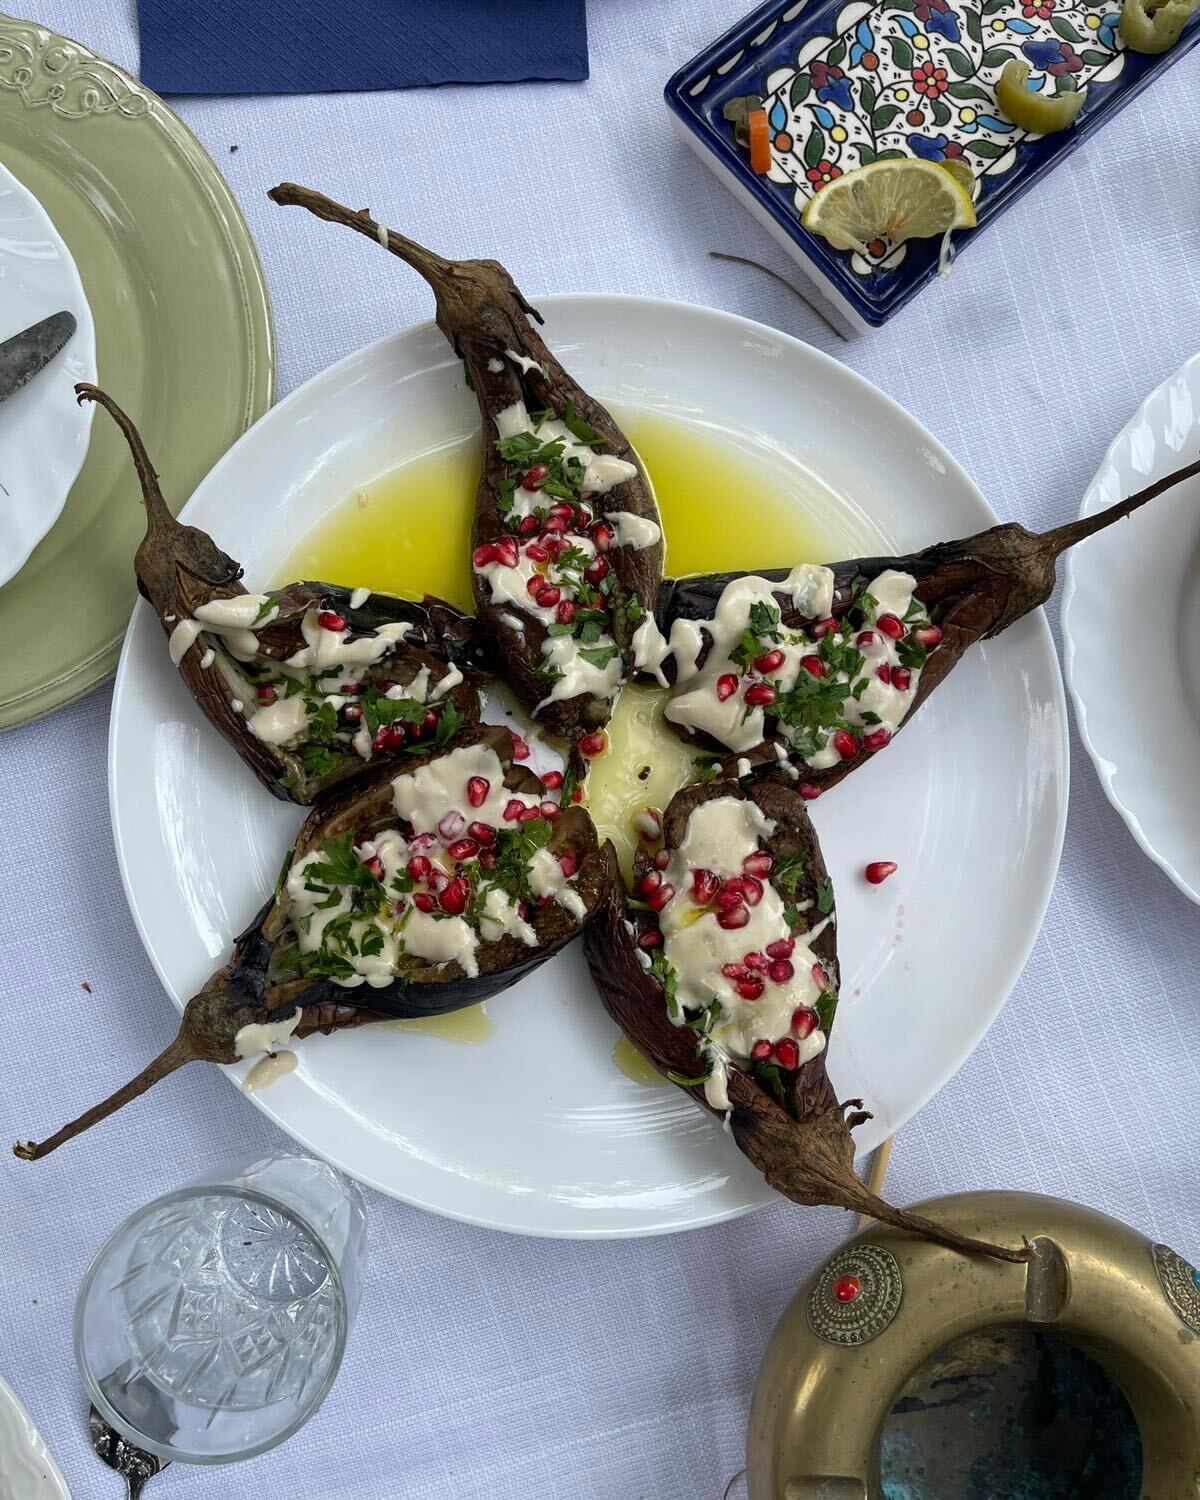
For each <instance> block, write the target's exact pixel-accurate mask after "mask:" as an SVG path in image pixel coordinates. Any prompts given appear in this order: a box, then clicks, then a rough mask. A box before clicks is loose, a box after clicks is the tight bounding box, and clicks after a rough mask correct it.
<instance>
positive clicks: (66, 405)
mask: <svg viewBox="0 0 1200 1500" xmlns="http://www.w3.org/2000/svg"><path fill="white" fill-rule="evenodd" d="M64 311H65V312H70V313H74V314H75V323H76V328H75V332H74V334H73V335H72V336H71V339H70V341H69V343H68V344H67V346H66V348H65V349H63V351H62V352H61V353H60V354H57V355H55V357H54V359H52V360H51V361H50V363H49V365H47V367H46V368H45V369H44V370H40V371H39V372H38V373H37V374H36V375H35V376H34V377H33V379H32V380H31V381H29V383H28V384H27V385H24V386H22V387H21V389H20V390H19V391H15V392H14V393H13V395H11V396H10V397H9V398H8V400H7V401H4V402H0V485H2V486H3V489H0V585H2V584H5V583H7V582H8V580H9V579H10V578H13V577H15V576H16V574H17V573H19V572H20V571H21V569H22V568H23V567H24V566H25V563H26V561H27V560H28V558H29V554H30V553H31V552H32V551H33V549H34V548H35V547H36V546H37V544H38V543H39V542H40V541H41V539H42V538H43V537H44V536H45V535H46V533H47V532H48V531H49V530H50V528H51V526H53V525H54V523H55V521H57V520H58V518H59V516H60V515H62V508H63V506H64V505H65V504H66V503H67V496H68V495H69V494H70V492H71V486H72V485H73V484H74V483H75V478H76V476H77V475H78V473H79V471H80V469H81V468H82V467H83V460H84V458H85V457H86V456H87V448H88V437H89V435H90V433H91V430H92V416H93V407H92V405H91V403H90V402H88V403H87V404H86V405H84V406H80V405H79V403H78V402H77V401H76V400H75V391H74V386H75V383H76V381H79V380H90V381H95V379H96V331H95V329H94V328H93V326H92V313H91V309H90V308H89V307H88V303H87V298H86V297H85V296H84V292H83V283H82V282H81V281H80V279H79V272H78V271H77V270H76V268H75V261H74V260H73V259H72V256H71V252H70V251H69V250H68V249H67V247H66V245H65V244H64V243H63V241H62V239H61V238H60V237H59V233H58V230H57V229H55V227H54V225H53V224H52V223H51V221H50V216H49V215H48V214H47V213H46V210H45V209H44V208H43V207H42V205H41V204H40V203H39V202H38V200H37V199H36V198H35V197H34V196H33V194H32V193H31V192H30V191H29V189H28V188H27V187H25V186H24V184H23V183H21V182H19V181H18V180H17V179H16V178H15V177H14V176H13V175H12V173H11V172H10V171H8V169H7V168H6V167H0V343H2V342H3V341H4V340H5V339H8V338H11V337H12V336H13V334H15V333H20V332H21V331H22V330H23V329H25V328H28V327H30V326H31V325H32V324H34V323H37V322H40V320H41V319H42V318H48V317H49V316H50V314H51V313H56V312H64Z"/></svg>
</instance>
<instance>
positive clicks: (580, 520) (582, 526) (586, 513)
mask: <svg viewBox="0 0 1200 1500" xmlns="http://www.w3.org/2000/svg"><path fill="white" fill-rule="evenodd" d="M575 524H576V528H577V529H578V530H579V531H581V532H583V531H587V529H588V528H589V527H590V526H591V524H592V513H591V511H590V510H588V508H587V506H586V505H580V506H578V507H577V508H576V511H575Z"/></svg>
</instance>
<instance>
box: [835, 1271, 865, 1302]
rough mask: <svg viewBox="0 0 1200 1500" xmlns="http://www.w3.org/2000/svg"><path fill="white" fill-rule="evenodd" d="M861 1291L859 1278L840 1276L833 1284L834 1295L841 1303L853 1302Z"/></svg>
mask: <svg viewBox="0 0 1200 1500" xmlns="http://www.w3.org/2000/svg"><path fill="white" fill-rule="evenodd" d="M861 1291H862V1287H861V1286H860V1285H859V1280H858V1277H857V1276H839V1277H838V1279H837V1280H836V1281H835V1282H834V1283H833V1295H834V1296H835V1297H836V1298H837V1300H838V1301H839V1302H853V1301H854V1299H855V1297H857V1296H858V1294H859V1292H861Z"/></svg>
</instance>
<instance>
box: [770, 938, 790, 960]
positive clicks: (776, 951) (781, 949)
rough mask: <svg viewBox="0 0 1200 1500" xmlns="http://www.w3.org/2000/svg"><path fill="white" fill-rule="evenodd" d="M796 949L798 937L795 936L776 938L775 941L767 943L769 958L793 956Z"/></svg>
mask: <svg viewBox="0 0 1200 1500" xmlns="http://www.w3.org/2000/svg"><path fill="white" fill-rule="evenodd" d="M795 951H796V939H795V938H794V937H782V938H776V939H775V941H774V942H773V943H768V944H767V957H768V958H791V956H792V954H793V953H794V952H795Z"/></svg>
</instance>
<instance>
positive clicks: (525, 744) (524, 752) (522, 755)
mask: <svg viewBox="0 0 1200 1500" xmlns="http://www.w3.org/2000/svg"><path fill="white" fill-rule="evenodd" d="M508 732H509V734H510V735H511V736H512V742H513V760H528V759H529V741H528V740H527V739H526V738H525V736H524V735H521V734H518V733H517V731H516V730H515V729H510V730H509V731H508Z"/></svg>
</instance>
